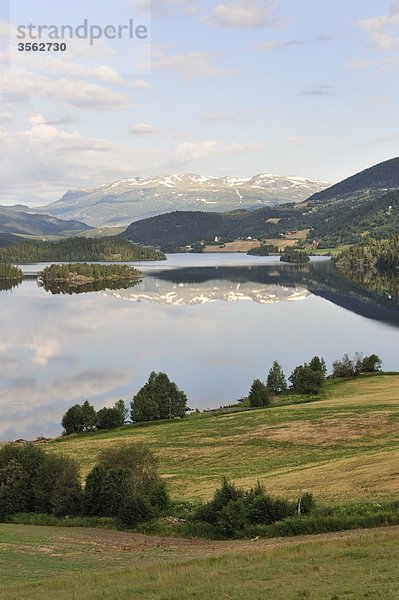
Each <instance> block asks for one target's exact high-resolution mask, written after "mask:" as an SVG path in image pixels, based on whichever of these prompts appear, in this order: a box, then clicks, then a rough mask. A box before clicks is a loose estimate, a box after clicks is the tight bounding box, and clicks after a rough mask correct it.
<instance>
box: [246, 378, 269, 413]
mask: <svg viewBox="0 0 399 600" xmlns="http://www.w3.org/2000/svg"><path fill="white" fill-rule="evenodd" d="M248 398H249V404H250V406H251V407H253V408H255V407H260V406H269V405H270V401H271V394H270V390H269V389H268V387H267V386H266V385H265V384H264V383H262V382H261V380H260V379H255V380H254V381H253V383H252V385H251V389H250V392H249V395H248Z"/></svg>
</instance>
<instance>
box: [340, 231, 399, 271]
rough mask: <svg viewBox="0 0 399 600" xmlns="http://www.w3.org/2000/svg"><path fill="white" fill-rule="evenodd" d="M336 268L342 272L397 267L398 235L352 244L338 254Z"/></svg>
mask: <svg viewBox="0 0 399 600" xmlns="http://www.w3.org/2000/svg"><path fill="white" fill-rule="evenodd" d="M335 264H336V267H337V269H339V270H341V271H343V272H348V273H350V272H353V271H367V270H371V271H373V270H374V271H375V270H379V271H384V272H385V271H393V270H395V269H397V268H399V236H398V235H396V236H394V237H391V238H390V239H388V240H374V239H373V240H368V241H367V242H364V243H362V244H358V245H356V246H352V248H349V249H348V250H346V251H345V252H343V253H342V254H340V255H339V257H338V258H337V260H336V262H335Z"/></svg>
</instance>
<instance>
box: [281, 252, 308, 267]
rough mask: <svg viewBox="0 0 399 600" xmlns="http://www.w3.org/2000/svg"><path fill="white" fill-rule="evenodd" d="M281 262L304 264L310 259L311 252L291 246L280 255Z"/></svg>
mask: <svg viewBox="0 0 399 600" xmlns="http://www.w3.org/2000/svg"><path fill="white" fill-rule="evenodd" d="M280 261H281V262H286V263H296V264H300V265H302V264H304V263H307V262H309V261H310V257H309V254H307V252H305V251H304V250H297V249H295V250H294V249H292V248H289V249H288V250H286V251H285V252H284V253H283V254H282V255H281V256H280Z"/></svg>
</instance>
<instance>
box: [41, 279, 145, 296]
mask: <svg viewBox="0 0 399 600" xmlns="http://www.w3.org/2000/svg"><path fill="white" fill-rule="evenodd" d="M38 285H39V287H42V288H43V289H44V290H45V291H46V292H50V293H51V294H54V295H57V294H64V295H69V296H71V295H73V294H88V293H90V292H102V291H105V290H127V289H129V288H132V287H134V286H136V285H139V282H135V281H94V282H92V283H85V284H82V285H70V284H68V283H65V282H56V281H54V282H51V283H48V282H45V283H42V282H38Z"/></svg>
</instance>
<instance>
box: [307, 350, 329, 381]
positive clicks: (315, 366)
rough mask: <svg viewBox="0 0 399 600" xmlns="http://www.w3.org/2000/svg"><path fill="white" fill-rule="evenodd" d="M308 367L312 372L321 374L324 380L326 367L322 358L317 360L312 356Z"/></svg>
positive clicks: (316, 357)
mask: <svg viewBox="0 0 399 600" xmlns="http://www.w3.org/2000/svg"><path fill="white" fill-rule="evenodd" d="M309 367H310V368H311V369H312V370H313V371H318V372H319V373H321V374H322V375H323V378H324V379H325V377H326V375H327V365H326V363H325V360H324V358H319V357H318V356H314V357H313V358H312V360H311V361H310V363H309Z"/></svg>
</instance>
